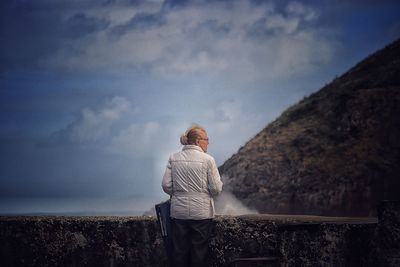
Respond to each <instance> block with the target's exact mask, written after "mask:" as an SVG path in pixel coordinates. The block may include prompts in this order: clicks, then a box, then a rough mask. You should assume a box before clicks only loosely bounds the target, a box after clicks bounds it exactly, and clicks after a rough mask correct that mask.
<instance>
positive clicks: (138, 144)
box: [107, 121, 162, 158]
mask: <svg viewBox="0 0 400 267" xmlns="http://www.w3.org/2000/svg"><path fill="white" fill-rule="evenodd" d="M161 134H162V133H161V126H160V125H159V124H158V123H157V122H153V121H150V122H145V123H134V124H131V125H130V126H128V127H127V128H125V129H122V130H121V131H120V132H119V133H118V134H117V135H115V136H114V137H113V138H112V139H111V141H110V144H109V146H108V147H107V151H109V152H111V153H113V154H122V155H128V156H131V157H138V158H140V157H149V156H151V157H152V156H153V155H154V154H156V153H157V150H158V148H159V145H160V142H162V140H161V139H160V136H161Z"/></svg>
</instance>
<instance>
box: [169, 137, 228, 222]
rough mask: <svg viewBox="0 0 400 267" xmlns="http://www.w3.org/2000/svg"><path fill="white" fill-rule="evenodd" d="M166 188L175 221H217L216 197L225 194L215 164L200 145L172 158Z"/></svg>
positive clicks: (191, 146) (185, 148)
mask: <svg viewBox="0 0 400 267" xmlns="http://www.w3.org/2000/svg"><path fill="white" fill-rule="evenodd" d="M162 188H163V190H164V192H165V193H167V194H169V195H170V196H171V217H172V218H176V219H192V220H201V219H210V218H213V217H214V214H215V209H214V200H213V198H212V197H213V196H216V195H218V194H219V193H220V192H221V191H222V182H221V177H220V176H219V172H218V169H217V166H216V164H215V160H214V158H213V157H212V156H210V155H208V154H206V153H204V152H203V150H202V149H201V148H200V147H198V146H196V145H186V146H184V147H183V149H182V151H180V152H178V153H175V154H173V155H171V156H170V158H169V160H168V164H167V168H166V170H165V174H164V177H163V180H162Z"/></svg>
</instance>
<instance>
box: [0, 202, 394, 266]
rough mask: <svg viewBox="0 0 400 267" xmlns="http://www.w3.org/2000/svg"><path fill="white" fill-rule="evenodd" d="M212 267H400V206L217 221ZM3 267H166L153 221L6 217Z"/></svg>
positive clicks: (1, 232)
mask: <svg viewBox="0 0 400 267" xmlns="http://www.w3.org/2000/svg"><path fill="white" fill-rule="evenodd" d="M214 223H215V227H214V233H213V238H212V240H211V244H210V246H211V251H212V255H211V257H212V258H211V261H212V265H213V266H249V265H250V266H258V265H257V263H258V262H257V261H242V262H240V261H238V262H236V263H235V264H233V263H232V262H233V261H234V260H235V259H237V258H247V259H248V258H262V259H264V260H265V259H266V260H268V259H269V261H267V262H265V261H264V262H259V264H260V265H259V266H400V264H399V263H400V262H399V259H400V257H399V255H400V253H399V251H400V203H399V202H385V203H382V205H381V207H380V209H379V220H378V218H344V217H319V216H300V215H268V214H263V215H246V216H237V217H233V216H217V217H216V218H215V219H214ZM0 266H110V267H112V266H166V256H165V253H164V249H163V243H162V239H161V236H160V234H159V231H158V225H157V221H156V219H155V218H153V217H103V216H100V217H95V216H93V217H64V216H57V217H52V216H19V217H4V216H3V217H0Z"/></svg>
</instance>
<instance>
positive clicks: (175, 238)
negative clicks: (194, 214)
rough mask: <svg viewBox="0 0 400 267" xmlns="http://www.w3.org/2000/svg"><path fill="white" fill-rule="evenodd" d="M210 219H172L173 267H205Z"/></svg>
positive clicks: (206, 263)
mask: <svg viewBox="0 0 400 267" xmlns="http://www.w3.org/2000/svg"><path fill="white" fill-rule="evenodd" d="M211 226H212V223H211V219H205V220H180V219H172V243H173V258H174V259H173V262H174V267H189V266H190V267H197V266H198V267H200V266H201V267H207V266H209V264H208V253H209V251H208V242H209V239H210V235H211Z"/></svg>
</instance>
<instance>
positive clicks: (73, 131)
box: [56, 96, 130, 143]
mask: <svg viewBox="0 0 400 267" xmlns="http://www.w3.org/2000/svg"><path fill="white" fill-rule="evenodd" d="M129 109H130V103H129V101H128V100H127V99H126V98H124V97H120V96H116V97H113V98H112V99H110V100H109V101H108V102H107V103H106V104H105V105H104V106H103V107H101V108H100V109H99V110H93V109H91V108H84V109H83V110H82V111H81V114H80V116H79V117H78V118H77V120H76V121H74V122H72V123H71V124H69V125H68V126H67V127H66V128H64V129H62V130H61V131H59V132H57V133H56V135H57V136H58V137H59V138H61V139H62V140H60V141H67V142H74V143H75V142H76V143H85V142H95V141H98V140H100V139H102V138H104V137H106V136H108V135H109V133H110V129H111V127H112V126H113V124H114V123H115V122H117V121H118V120H119V119H120V117H121V116H122V114H123V113H124V112H127V111H128V110H129Z"/></svg>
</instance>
